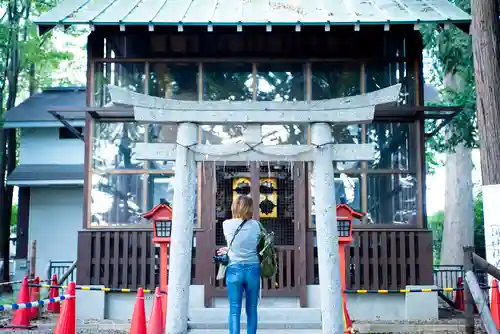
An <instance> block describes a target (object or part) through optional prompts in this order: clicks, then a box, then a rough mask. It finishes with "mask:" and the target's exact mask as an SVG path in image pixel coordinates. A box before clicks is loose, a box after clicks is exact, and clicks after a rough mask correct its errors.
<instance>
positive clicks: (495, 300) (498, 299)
mask: <svg viewBox="0 0 500 334" xmlns="http://www.w3.org/2000/svg"><path fill="white" fill-rule="evenodd" d="M490 310H491V316H492V318H493V321H494V322H495V325H496V327H497V329H500V292H499V291H498V281H497V280H496V279H494V280H493V282H492V283H491V302H490Z"/></svg>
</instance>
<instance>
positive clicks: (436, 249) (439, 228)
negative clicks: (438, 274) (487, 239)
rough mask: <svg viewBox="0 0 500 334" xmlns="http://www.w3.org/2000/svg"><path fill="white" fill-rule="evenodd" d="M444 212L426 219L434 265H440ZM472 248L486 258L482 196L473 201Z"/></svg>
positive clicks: (479, 195)
mask: <svg viewBox="0 0 500 334" xmlns="http://www.w3.org/2000/svg"><path fill="white" fill-rule="evenodd" d="M444 215H445V213H444V211H442V210H441V211H438V212H436V213H434V214H432V215H430V216H428V217H427V222H428V224H429V228H430V229H431V230H432V235H433V244H432V250H433V254H434V263H435V264H440V263H441V258H440V257H441V247H442V241H443V225H444ZM474 248H475V252H476V253H477V254H478V255H479V256H481V257H482V258H486V248H485V244H484V218H483V196H482V194H478V195H477V196H476V198H475V199H474ZM442 264H443V265H447V264H449V263H442Z"/></svg>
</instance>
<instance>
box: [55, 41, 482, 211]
mask: <svg viewBox="0 0 500 334" xmlns="http://www.w3.org/2000/svg"><path fill="white" fill-rule="evenodd" d="M86 38H87V37H86V36H85V35H84V36H80V37H77V38H75V37H73V36H69V35H67V34H64V33H63V32H61V31H56V32H55V44H56V47H57V48H58V49H61V50H67V51H71V52H73V54H75V59H73V60H72V61H68V62H64V63H62V64H61V67H60V68H59V71H57V72H56V73H55V77H56V78H62V77H64V76H66V77H68V76H69V79H70V80H71V81H72V82H73V83H75V84H85V80H86V74H85V72H86V51H85V49H84V46H85V44H86ZM430 62H431V61H430V59H429V58H428V57H424V63H425V67H424V73H425V74H428V72H429V71H430V67H431V65H430ZM425 76H426V77H428V75H425ZM438 159H439V160H441V161H442V162H443V163H444V155H442V154H440V155H438ZM472 160H473V164H474V171H473V173H472V180H473V183H474V185H475V190H474V191H475V193H477V192H478V190H479V189H480V186H479V185H480V183H481V176H480V169H479V151H478V150H474V151H473V159H472ZM426 187H427V191H426V205H427V214H428V215H430V214H433V213H435V212H437V211H439V210H443V209H444V201H445V189H444V187H445V168H444V166H441V167H439V168H437V169H436V170H435V173H434V174H433V175H427V182H426Z"/></svg>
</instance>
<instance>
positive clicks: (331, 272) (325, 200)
mask: <svg viewBox="0 0 500 334" xmlns="http://www.w3.org/2000/svg"><path fill="white" fill-rule="evenodd" d="M311 142H312V143H313V145H322V144H327V143H332V129H331V125H330V124H328V123H315V124H313V125H312V127H311ZM315 151H316V152H315V156H314V166H313V180H314V187H315V198H316V203H315V204H316V231H317V234H316V235H317V243H318V267H319V286H320V296H321V315H322V328H323V333H324V334H338V333H343V332H344V322H343V313H342V291H341V284H340V259H339V246H338V244H339V243H338V239H339V238H338V232H337V213H336V212H335V209H336V199H335V177H334V174H333V163H332V160H333V159H332V158H333V157H332V153H333V151H332V145H330V144H328V145H325V146H321V147H318V148H316V149H315Z"/></svg>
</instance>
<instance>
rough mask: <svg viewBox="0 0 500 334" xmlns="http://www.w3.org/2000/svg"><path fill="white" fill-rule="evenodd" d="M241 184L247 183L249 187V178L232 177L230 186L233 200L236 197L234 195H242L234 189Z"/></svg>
mask: <svg viewBox="0 0 500 334" xmlns="http://www.w3.org/2000/svg"><path fill="white" fill-rule="evenodd" d="M243 184H248V187H249V189H250V178H248V177H239V178H235V179H233V187H232V188H233V201H234V200H235V199H236V197H238V195H242V194H241V193H238V192H237V191H236V189H237V188H238V186H240V187H241V185H243ZM248 195H249V194H248Z"/></svg>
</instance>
